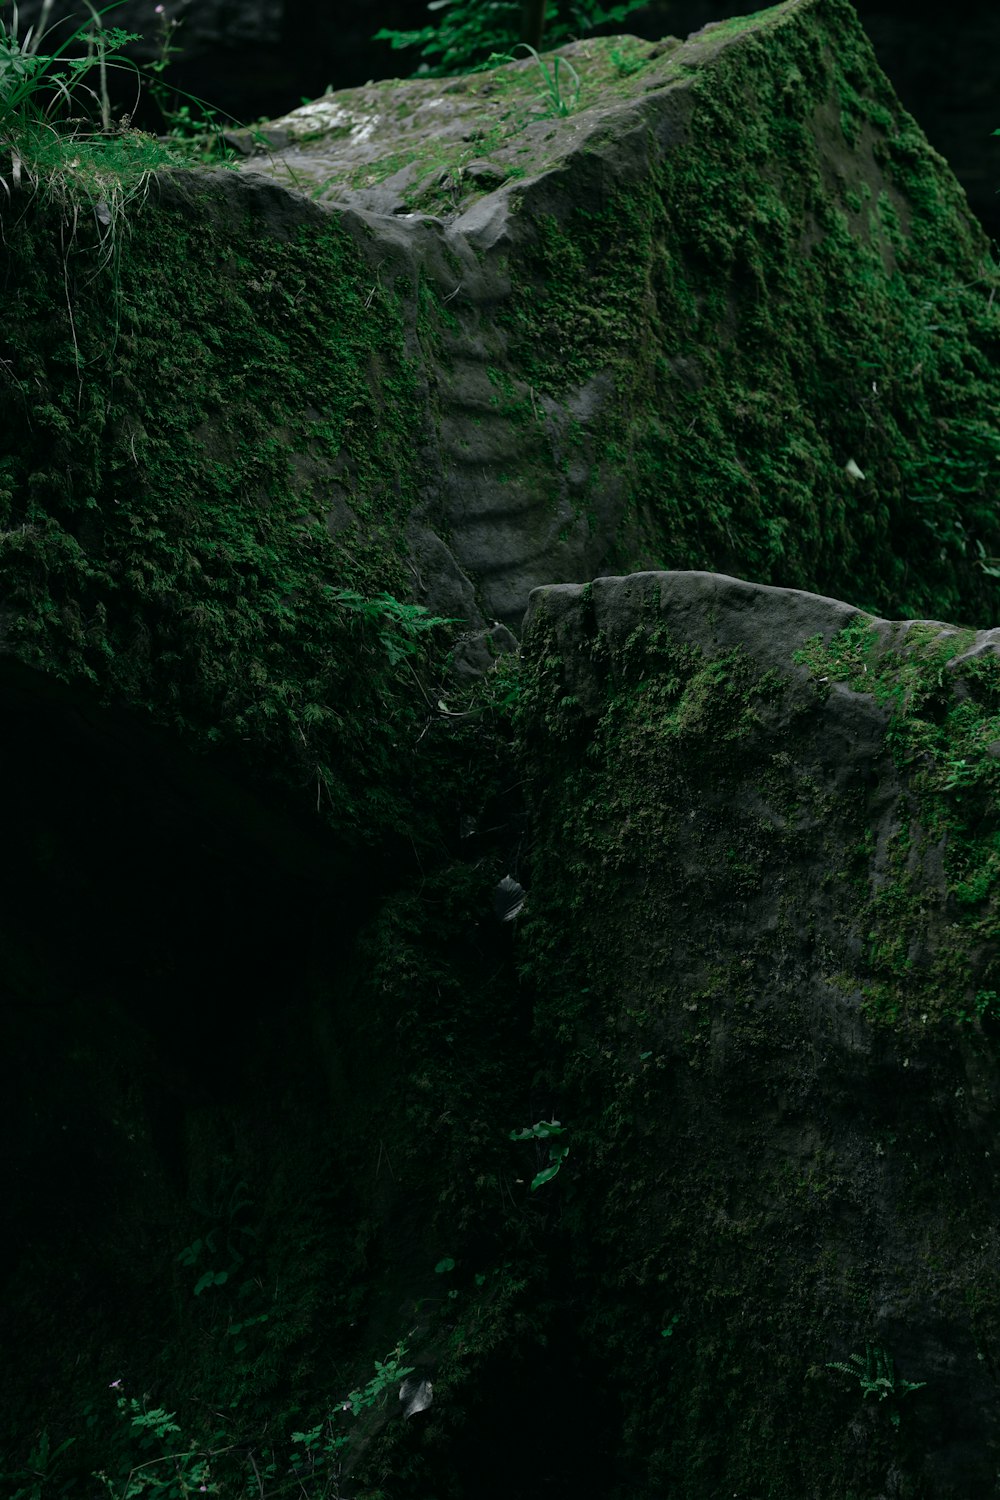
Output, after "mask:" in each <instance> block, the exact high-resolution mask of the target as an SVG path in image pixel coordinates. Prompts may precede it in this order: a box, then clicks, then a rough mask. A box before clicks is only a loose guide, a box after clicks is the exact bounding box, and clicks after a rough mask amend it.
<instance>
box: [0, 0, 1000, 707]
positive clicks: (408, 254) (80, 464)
mask: <svg viewBox="0 0 1000 1500" xmlns="http://www.w3.org/2000/svg"><path fill="white" fill-rule="evenodd" d="M565 58H566V60H568V61H570V62H572V63H573V65H574V66H575V67H576V69H577V71H578V73H579V75H580V79H581V85H580V96H579V100H578V101H577V103H576V107H575V108H574V109H573V111H572V112H571V113H570V114H569V115H568V116H567V117H565V118H560V117H549V115H548V114H547V109H548V104H547V102H546V95H545V89H544V85H543V79H542V76H541V73H540V71H539V69H538V68H537V67H536V65H535V64H534V63H533V62H531V61H525V62H521V63H517V64H512V65H508V66H507V67H503V68H499V69H497V70H495V71H494V72H492V73H489V74H485V75H477V76H475V77H471V78H464V79H458V80H453V81H450V82H447V83H444V84H441V83H438V82H420V81H416V82H410V83H398V82H387V83H382V84H379V85H373V86H371V87H370V88H366V89H361V90H354V91H350V92H348V93H345V94H341V95H337V96H332V97H329V98H325V99H322V100H319V101H317V102H316V103H314V104H313V105H310V106H307V107H306V108H304V109H303V110H300V111H297V112H296V113H295V114H294V115H292V116H289V117H288V118H287V119H285V120H283V121H279V122H276V124H275V125H274V126H273V127H270V128H268V129H267V130H265V131H264V132H263V135H264V137H265V138H266V139H267V140H269V141H270V142H271V143H272V144H271V148H270V154H267V153H266V152H263V151H262V152H260V154H258V155H256V156H253V157H251V158H249V159H248V160H246V161H245V162H244V165H243V167H242V169H241V170H240V171H239V172H222V171H216V172H205V171H195V172H188V173H182V172H178V173H175V174H173V176H169V175H161V176H160V177H159V178H157V179H156V180H155V181H154V182H152V183H151V182H149V181H147V180H144V179H137V180H136V181H135V182H133V183H131V184H125V186H124V188H123V190H122V192H123V193H124V201H122V194H121V193H120V194H119V196H118V199H117V200H116V203H119V204H120V211H119V212H116V214H115V215H114V216H113V217H112V218H111V221H110V224H109V223H107V222H106V220H107V219H108V210H107V206H106V204H104V202H103V199H102V198H101V197H100V191H99V190H96V191H95V199H96V203H95V209H96V211H95V212H94V213H90V212H89V211H88V212H84V214H83V215H82V216H81V215H80V214H77V216H76V218H75V219H72V217H71V220H70V222H71V223H73V224H74V225H75V229H74V238H73V239H72V243H71V245H70V248H68V249H67V243H68V242H67V235H68V233H69V230H68V229H67V228H66V227H62V228H61V227H60V210H59V207H58V204H51V203H50V204H49V205H48V206H47V207H45V206H43V204H42V201H41V198H39V199H37V200H35V201H31V200H30V199H29V200H28V201H26V202H25V203H24V204H23V207H24V209H25V212H24V213H23V214H21V211H20V210H21V206H22V205H21V204H20V201H19V203H18V206H17V212H16V213H14V211H13V210H10V211H9V213H8V221H9V222H8V223H7V226H6V230H7V234H8V244H9V248H10V251H11V260H10V268H11V269H10V272H9V275H10V278H11V284H12V296H11V298H10V305H9V308H8V316H7V318H6V319H5V325H4V330H3V340H4V349H3V358H4V366H3V369H4V371H5V378H6V379H7V381H8V393H9V400H8V401H7V403H6V406H5V411H4V415H3V432H2V442H3V449H4V488H3V491H2V492H0V493H2V495H3V496H4V502H3V503H4V520H3V526H4V537H5V542H4V548H5V551H4V554H3V559H2V566H3V569H4V578H5V587H6V588H7V591H8V597H13V596H14V594H16V591H17V590H18V589H20V590H21V597H22V598H23V596H24V594H25V593H27V594H29V595H30V596H31V601H32V602H31V603H25V604H23V606H22V607H23V608H24V610H25V611H26V612H28V613H33V614H36V615H38V616H39V618H38V619H37V621H36V623H37V624H38V626H39V629H38V631H37V632H36V633H35V635H34V638H33V639H32V641H31V642H30V644H29V643H28V642H27V641H26V640H25V639H24V633H23V632H22V635H21V636H19V637H15V639H14V641H13V642H12V643H13V644H14V645H15V649H17V651H18V652H19V654H22V655H27V656H28V657H30V658H31V660H33V661H34V662H36V663H38V664H39V665H43V666H45V665H46V664H48V663H51V662H52V661H53V660H55V659H58V660H59V661H60V662H61V669H62V670H64V671H66V672H67V673H70V674H73V675H76V676H78V677H80V676H82V677H88V678H89V677H96V678H97V679H98V680H99V681H100V682H102V683H103V684H105V685H106V686H107V688H108V689H109V690H110V691H112V692H118V693H120V694H122V695H124V696H126V697H135V696H136V695H140V696H143V697H145V698H146V699H147V701H150V702H156V703H159V704H160V709H161V710H162V708H163V700H164V698H165V696H167V695H169V694H171V693H172V691H173V690H172V689H169V688H168V687H167V686H166V685H165V684H163V683H162V682H161V683H159V684H155V683H153V682H152V681H151V679H150V672H149V667H148V663H147V664H145V665H144V666H143V667H142V668H141V669H140V668H139V656H140V655H141V653H139V652H137V650H136V649H135V645H134V643H135V641H136V639H137V636H136V631H137V630H138V629H139V627H138V624H137V622H140V621H141V622H144V623H143V626H142V628H143V629H147V630H148V629H149V628H150V611H151V610H152V611H153V612H154V613H156V614H157V621H156V629H157V630H158V631H163V630H164V629H165V626H166V622H167V621H168V620H169V621H170V625H171V630H172V631H174V630H175V627H176V628H177V629H180V630H181V633H182V634H183V635H184V637H185V641H184V644H183V646H182V647H180V648H179V649H180V654H181V655H183V656H184V657H185V659H186V660H187V661H190V662H201V663H203V664H204V663H209V662H211V661H213V660H214V659H215V657H216V655H217V653H218V651H219V649H220V642H219V640H217V639H215V637H216V635H217V634H218V631H221V632H222V633H223V634H225V633H226V632H227V631H228V628H229V624H231V622H232V611H233V610H236V611H238V612H242V613H243V614H244V615H246V614H247V611H248V610H249V611H250V613H251V614H252V616H253V619H252V624H251V623H250V622H249V619H248V628H249V629H250V630H251V631H252V633H253V634H255V635H256V636H257V637H258V638H260V639H265V638H266V639H272V638H276V637H277V638H279V639H284V638H285V637H283V635H282V632H283V629H284V625H283V622H282V619H281V611H280V609H276V608H274V607H273V601H275V600H281V599H283V598H284V599H287V598H288V596H289V593H290V590H289V588H288V586H287V585H288V583H289V581H290V578H291V577H292V575H293V574H295V575H297V573H298V569H299V564H300V562H301V561H302V558H303V555H304V554H303V548H306V549H308V551H309V553H310V556H311V557H312V558H314V559H315V560H316V563H315V566H316V569H318V576H321V577H323V578H324V579H326V580H330V581H334V582H338V583H342V584H345V585H347V586H351V587H354V588H357V589H358V590H360V591H361V592H364V593H371V592H375V591H378V590H379V589H387V590H389V591H390V592H392V593H394V594H396V595H401V594H402V595H405V594H407V593H409V594H410V596H411V597H413V598H415V599H416V600H417V601H418V602H421V603H425V604H427V605H428V606H429V607H430V608H431V609H432V610H434V611H437V612H439V613H444V614H448V615H454V616H458V617H460V618H461V619H462V620H463V621H465V622H466V623H467V624H468V625H469V626H470V627H471V628H473V629H479V630H481V629H484V628H492V622H493V621H494V620H498V621H500V622H501V623H502V624H503V625H504V626H505V627H510V628H513V629H516V628H517V626H518V623H519V621H520V617H521V613H522V611H523V608H524V605H525V603H526V599H527V595H528V592H529V591H530V589H531V588H532V587H534V586H536V585H539V584H542V583H545V582H559V581H570V580H574V579H580V578H586V577H590V576H593V575H594V574H596V573H598V572H605V571H609V570H625V571H627V570H630V569H632V568H635V567H639V566H651V565H656V566H683V567H710V568H721V569H724V570H728V571H732V572H738V573H739V574H740V575H741V576H747V577H751V578H755V579H757V580H760V581H765V582H774V583H781V584H786V585H788V584H794V585H797V586H802V587H809V588H816V589H820V590H823V591H826V592H830V593H836V594H837V595H838V596H840V597H844V598H848V599H850V600H852V601H853V602H856V603H858V604H863V605H867V606H869V607H873V608H880V609H882V610H883V611H886V612H891V613H899V614H918V613H919V614H940V615H947V616H950V617H954V618H973V617H975V618H977V619H979V620H982V621H986V622H987V623H988V622H989V621H990V620H991V619H992V618H993V612H994V598H993V596H994V582H993V578H992V576H991V575H990V574H988V573H987V572H984V570H983V568H984V566H985V567H986V568H994V567H995V566H996V564H995V558H996V556H997V555H1000V534H998V531H997V520H996V517H997V514H998V506H997V493H996V485H997V479H996V474H997V472H998V469H997V465H996V448H997V437H996V430H995V426H994V424H993V421H992V410H993V391H994V388H995V379H996V337H997V327H998V323H1000V299H995V298H993V296H992V292H993V290H994V282H995V277H992V273H991V272H990V270H989V264H988V254H987V251H988V247H987V245H986V242H985V239H984V238H983V236H982V235H981V233H980V232H979V230H978V227H977V226H976V225H975V223H974V222H973V221H972V220H971V219H970V218H969V217H968V215H967V212H966V209H965V205H964V202H963V199H962V195H961V192H960V190H959V189H958V188H957V185H956V184H955V181H954V179H953V178H952V176H951V174H950V173H949V171H948V169H947V167H946V166H945V164H944V163H943V162H942V161H941V159H940V158H939V157H938V156H936V155H935V153H934V152H933V151H931V150H930V148H929V147H928V146H927V143H926V141H925V140H924V138H923V137H922V135H921V133H920V130H919V128H918V127H917V125H916V124H915V123H914V122H913V121H912V119H911V118H910V117H909V116H907V115H906V114H905V113H904V112H903V111H901V110H900V108H899V106H898V104H897V102H896V100H895V98H894V96H893V94H892V91H891V89H890V87H889V85H888V84H887V83H886V80H885V79H884V77H883V76H882V75H881V73H880V72H879V70H878V68H877V66H876V65H875V63H874V60H873V57H872V54H871V51H870V48H869V47H868V44H867V42H866V40H865V38H864V36H863V34H862V33H861V31H860V30H859V28H858V25H857V21H856V18H855V16H854V14H853V12H852V11H851V9H850V7H849V6H848V5H846V4H845V3H843V0H790V3H787V4H784V5H781V6H778V7H776V8H775V9H773V10H771V11H767V12H763V13H761V14H760V15H758V16H756V17H751V18H740V19H737V20H734V21H731V22H726V23H723V24H721V25H719V26H716V27H714V28H710V29H708V30H707V31H705V32H703V33H702V34H700V35H698V36H696V37H693V38H691V39H689V40H688V41H687V42H686V43H684V44H680V43H673V42H670V43H668V44H666V45H664V46H663V47H661V48H650V47H648V46H646V45H644V44H641V43H639V42H637V41H636V40H635V39H627V38H626V39H618V41H617V42H615V41H614V40H613V39H612V40H610V41H603V42H588V43H581V44H576V45H575V46H574V47H573V48H571V49H570V50H569V51H568V52H566V53H565ZM549 66H550V67H554V63H552V62H551V61H550V64H549ZM562 77H563V85H562V87H563V90H564V92H566V91H567V90H568V88H569V83H568V82H567V78H568V75H567V74H566V73H565V71H564V73H563V75H562ZM243 145H244V146H246V147H248V148H250V149H254V142H253V141H252V140H251V139H250V138H249V137H248V138H246V139H245V140H244V141H243ZM129 194H131V196H129ZM64 267H65V268H66V276H65V277H64ZM991 278H992V279H991ZM40 310H43V311H40ZM849 464H853V466H854V467H853V468H851V469H850V471H849V470H848V467H847V466H848V465H849ZM859 475H863V476H864V477H863V478H860V477H859ZM23 528H27V529H23ZM132 550H134V552H135V555H136V557H137V559H138V565H137V566H136V567H132V566H131V565H130V564H128V563H126V562H124V561H123V558H124V554H125V553H126V552H131V551H132ZM26 554H27V559H26ZM251 554H252V556H251ZM309 566H310V567H312V563H310V565H309ZM247 569H250V570H252V571H255V575H256V576H257V578H258V579H259V588H257V590H256V591H248V590H247V589H246V588H245V587H244V583H245V576H244V575H245V572H246V570H247ZM25 570H27V574H28V576H27V578H26V576H25ZM116 570H120V573H121V576H118V573H117V572H116ZM241 570H243V574H242V575H241ZM57 574H58V575H59V583H58V587H57V588H56V590H55V595H56V603H55V607H54V608H53V609H51V610H49V609H42V610H41V611H40V612H39V610H38V609H37V600H38V597H39V588H38V577H39V575H46V576H48V577H55V576H56V575H57ZM140 580H143V581H140ZM296 587H297V586H296ZM206 588H207V589H208V590H209V592H210V593H211V595H212V603H213V612H212V613H211V616H209V615H206V613H205V611H204V609H203V608H202V605H203V603H204V598H203V594H202V592H201V591H202V590H203V589H206ZM12 591H14V592H13V594H12ZM291 592H292V593H293V596H294V597H301V593H299V594H295V591H294V590H292V591H291ZM151 594H152V595H153V596H154V597H155V599H156V603H155V604H154V603H151V599H150V595H151ZM69 601H74V602H73V604H72V605H70V603H69ZM269 601H272V602H269ZM258 606H259V607H258ZM67 608H75V609H77V610H78V612H79V613H80V614H81V617H85V618H86V619H87V620H88V622H89V624H88V627H87V631H86V632H84V634H83V635H82V636H81V635H79V634H78V636H77V637H76V638H75V640H74V641H73V642H72V643H70V642H69V641H67V639H66V629H67V627H66V609H67ZM181 622H183V626H181ZM227 622H228V624H227ZM210 625H211V626H212V628H209V626H210ZM214 627H218V629H217V630H216V629H215V628H214ZM206 630H207V631H208V635H206ZM139 633H140V634H141V631H140V632H139ZM209 636H211V637H212V639H211V640H210V639H209ZM213 642H214V643H213ZM262 670H264V672H265V676H266V675H267V670H268V669H267V668H266V667H262ZM137 672H138V677H137V676H136V673H137ZM238 676H239V673H237V677H238ZM139 679H141V685H140V681H139ZM204 687H205V685H204V684H201V686H200V687H199V690H198V695H200V696H201V697H202V698H203V699H204V698H205V697H206V696H207V698H208V700H209V706H210V709H211V716H212V718H213V719H214V720H215V721H219V720H230V719H231V718H232V717H233V716H234V715H238V714H239V713H240V712H241V710H240V709H239V708H237V707H236V706H235V704H230V705H229V706H228V707H225V706H224V705H223V704H222V703H221V702H220V701H219V698H218V693H217V691H216V690H215V688H212V689H211V690H209V691H208V692H207V694H206V692H205V691H204ZM188 697H189V700H190V698H191V695H190V694H189V695H188ZM191 706H192V705H191V704H190V702H189V708H190V707H191ZM179 712H180V713H181V714H182V716H183V715H184V714H185V710H184V709H183V708H181V709H179ZM170 713H171V714H172V713H173V710H170ZM243 732H244V731H241V733H243Z"/></svg>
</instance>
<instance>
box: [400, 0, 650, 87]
mask: <svg viewBox="0 0 1000 1500" xmlns="http://www.w3.org/2000/svg"><path fill="white" fill-rule="evenodd" d="M643 4H645V0H622V3H620V4H618V5H612V6H610V7H609V8H607V9H605V8H604V7H603V6H602V5H600V4H598V3H597V0H574V3H572V4H570V5H569V6H567V7H566V9H567V10H568V13H569V15H568V19H566V20H560V19H559V11H560V8H559V6H558V5H556V4H554V3H552V0H549V3H548V4H545V5H544V8H543V11H542V16H541V23H540V24H539V21H538V17H537V10H536V14H535V15H534V16H532V15H530V14H529V11H530V10H531V9H534V8H532V7H528V8H526V7H524V6H522V4H521V0H430V4H429V5H428V7H427V9H428V10H430V11H441V12H443V14H442V16H441V19H440V21H439V22H438V23H437V25H434V26H423V27H421V28H420V29H419V30H418V31H392V30H387V29H386V28H385V27H383V28H382V30H381V31H377V32H376V33H375V36H374V40H375V41H386V42H388V43H389V44H390V46H391V47H392V48H393V50H394V51H398V50H400V49H404V48H409V47H419V48H420V56H421V58H423V59H424V61H423V62H422V63H421V64H420V66H419V68H418V69H417V71H418V73H420V74H422V75H423V76H425V77H441V76H443V75H448V74H453V73H474V72H477V71H479V70H480V69H481V68H486V67H489V66H490V61H489V60H490V57H491V56H492V55H493V54H495V53H505V52H510V51H511V50H512V49H513V48H514V47H515V46H516V45H517V44H518V43H519V42H522V43H524V45H525V46H528V47H531V48H532V49H533V50H535V49H537V47H539V46H540V45H541V41H542V36H543V34H544V35H545V39H546V44H547V45H548V46H549V47H555V46H559V45H560V44H561V43H562V42H568V41H571V40H573V39H574V38H576V37H581V36H586V35H587V34H588V32H592V31H594V30H595V29H596V28H597V27H598V26H605V25H607V24H609V23H617V22H619V21H623V20H624V19H625V17H626V16H628V15H630V14H631V12H632V11H634V10H638V9H639V7H640V6H641V5H643ZM428 59H434V61H428Z"/></svg>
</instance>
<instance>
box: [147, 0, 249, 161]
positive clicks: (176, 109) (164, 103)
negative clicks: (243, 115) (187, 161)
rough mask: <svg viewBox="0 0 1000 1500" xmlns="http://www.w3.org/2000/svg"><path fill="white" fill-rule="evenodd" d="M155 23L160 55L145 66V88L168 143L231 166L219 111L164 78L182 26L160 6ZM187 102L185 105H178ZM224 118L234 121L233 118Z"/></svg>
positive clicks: (178, 50)
mask: <svg viewBox="0 0 1000 1500" xmlns="http://www.w3.org/2000/svg"><path fill="white" fill-rule="evenodd" d="M154 9H155V13H156V16H157V20H158V23H159V24H158V30H157V45H158V48H159V52H158V54H157V56H156V57H155V58H154V59H153V61H152V62H149V63H146V64H145V68H144V71H145V73H146V75H147V84H146V86H147V88H148V90H149V92H150V94H151V95H152V97H153V99H154V100H155V102H156V106H157V108H158V109H159V111H160V114H161V115H162V116H163V121H164V124H165V125H166V127H167V134H168V135H169V137H170V139H171V141H172V142H173V143H174V144H175V145H177V146H179V147H181V148H183V149H184V150H185V151H186V152H187V153H188V154H191V155H194V156H201V157H203V158H205V159H210V160H212V161H217V162H221V163H223V164H224V165H227V166H231V165H233V164H234V163H235V160H236V156H237V153H236V152H235V151H234V150H233V149H232V148H231V147H230V146H227V145H226V142H225V140H224V138H223V133H222V132H223V126H222V112H221V111H219V110H217V109H214V108H213V107H212V105H210V104H208V103H207V102H206V101H205V100H204V99H199V98H198V96H197V95H196V94H189V93H186V92H185V90H184V89H178V88H176V87H174V88H171V87H170V86H169V85H168V84H167V83H166V82H165V81H164V78H163V75H164V73H165V72H166V70H167V69H168V68H169V67H170V65H171V62H172V60H173V58H175V57H177V56H179V54H180V53H181V51H182V48H180V47H177V46H175V45H174V40H173V39H174V35H175V33H176V32H177V31H178V29H179V28H180V27H181V26H182V25H183V22H182V21H180V20H178V19H177V17H176V16H168V15H167V13H166V10H165V8H164V7H163V6H162V5H157V6H155V7H154ZM181 101H186V102H181ZM226 119H228V120H230V121H231V123H233V124H236V123H237V122H236V121H235V120H234V119H233V117H232V115H227V116H226Z"/></svg>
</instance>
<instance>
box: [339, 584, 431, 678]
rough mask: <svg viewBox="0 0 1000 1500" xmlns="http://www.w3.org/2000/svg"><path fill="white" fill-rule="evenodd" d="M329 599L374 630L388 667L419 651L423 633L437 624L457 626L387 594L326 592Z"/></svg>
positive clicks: (348, 591)
mask: <svg viewBox="0 0 1000 1500" xmlns="http://www.w3.org/2000/svg"><path fill="white" fill-rule="evenodd" d="M330 596H331V598H333V599H334V600H335V601H336V602H337V603H338V604H340V605H342V606H343V607H344V609H345V610H348V611H350V613H352V614H354V615H356V616H357V617H358V619H359V621H360V622H362V623H363V624H364V625H367V626H371V627H373V628H374V630H375V635H376V638H377V640H378V642H379V645H380V646H381V648H382V650H383V651H384V653H385V655H386V657H387V659H388V662H389V665H390V666H396V665H397V664H398V663H399V662H401V661H403V660H404V659H405V658H406V657H408V656H414V655H416V654H417V653H418V652H419V650H420V637H421V636H422V635H425V634H426V633H427V631H429V630H434V629H436V628H437V626H439V625H452V624H455V623H457V622H455V621H453V620H449V619H445V618H444V617H443V616H438V615H429V614H428V613H427V611H426V609H424V607H423V605H422V604H405V603H402V602H401V601H400V600H399V599H394V598H393V597H392V595H391V594H375V595H373V596H372V597H371V598H365V596H364V595H363V594H359V593H357V592H356V591H355V590H354V589H330Z"/></svg>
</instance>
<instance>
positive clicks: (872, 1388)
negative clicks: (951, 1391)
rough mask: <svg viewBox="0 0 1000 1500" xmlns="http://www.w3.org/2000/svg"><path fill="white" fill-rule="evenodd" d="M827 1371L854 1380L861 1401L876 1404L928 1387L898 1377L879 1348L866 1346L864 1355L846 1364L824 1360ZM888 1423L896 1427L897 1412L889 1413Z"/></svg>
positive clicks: (848, 1359)
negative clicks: (836, 1372)
mask: <svg viewBox="0 0 1000 1500" xmlns="http://www.w3.org/2000/svg"><path fill="white" fill-rule="evenodd" d="M826 1367H827V1369H828V1370H837V1371H839V1373H840V1374H841V1375H848V1376H850V1377H851V1378H852V1379H854V1380H856V1381H857V1382H858V1384H859V1385H860V1387H861V1398H862V1400H867V1399H868V1397H869V1396H874V1397H875V1399H876V1400H877V1401H888V1400H893V1401H898V1400H900V1399H901V1398H902V1397H903V1396H908V1395H909V1394H910V1392H911V1391H919V1390H920V1389H921V1388H922V1387H923V1386H925V1385H926V1384H927V1382H926V1380H904V1379H903V1377H902V1376H901V1375H897V1374H896V1366H895V1362H894V1360H893V1358H892V1355H891V1354H890V1353H889V1352H888V1350H886V1349H883V1348H881V1347H880V1346H879V1345H878V1344H866V1345H865V1352H864V1355H861V1354H850V1355H848V1357H847V1359H846V1360H827V1365H826ZM889 1419H890V1421H891V1422H892V1424H893V1426H894V1427H898V1426H899V1412H898V1411H895V1410H893V1411H892V1412H890V1414H889Z"/></svg>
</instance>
